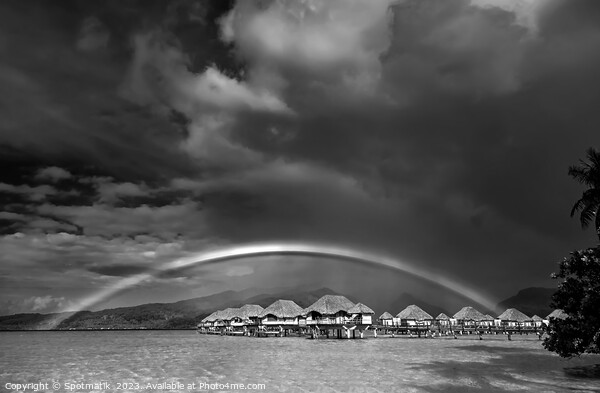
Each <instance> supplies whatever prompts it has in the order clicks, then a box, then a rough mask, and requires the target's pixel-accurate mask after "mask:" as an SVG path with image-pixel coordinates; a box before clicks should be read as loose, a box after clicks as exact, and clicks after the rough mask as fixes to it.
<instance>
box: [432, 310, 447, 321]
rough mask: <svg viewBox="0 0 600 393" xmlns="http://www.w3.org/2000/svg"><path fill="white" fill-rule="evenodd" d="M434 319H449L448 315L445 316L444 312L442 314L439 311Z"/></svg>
mask: <svg viewBox="0 0 600 393" xmlns="http://www.w3.org/2000/svg"><path fill="white" fill-rule="evenodd" d="M435 319H437V320H438V321H442V320H444V321H445V320H449V319H450V317H449V316H447V315H446V314H444V313H443V312H442V313H440V315H438V316H437V317H435Z"/></svg>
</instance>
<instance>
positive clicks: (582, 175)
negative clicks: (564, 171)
mask: <svg viewBox="0 0 600 393" xmlns="http://www.w3.org/2000/svg"><path fill="white" fill-rule="evenodd" d="M583 164H585V163H584V162H583V161H582V165H571V166H570V167H569V176H571V177H572V178H573V179H575V180H577V181H578V182H579V183H582V184H585V185H587V186H592V184H591V176H590V168H586V167H585V166H584V165H583Z"/></svg>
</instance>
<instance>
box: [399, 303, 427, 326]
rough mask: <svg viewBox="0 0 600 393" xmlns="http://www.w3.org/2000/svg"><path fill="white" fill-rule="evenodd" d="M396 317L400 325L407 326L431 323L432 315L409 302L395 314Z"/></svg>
mask: <svg viewBox="0 0 600 393" xmlns="http://www.w3.org/2000/svg"><path fill="white" fill-rule="evenodd" d="M396 318H397V319H398V320H399V322H400V325H407V326H423V325H431V324H432V322H433V317H432V316H431V315H430V314H429V313H427V312H425V311H424V310H423V309H422V308H421V307H419V306H417V305H414V304H411V305H410V306H408V307H406V308H405V309H404V310H402V311H400V312H399V313H398V315H396Z"/></svg>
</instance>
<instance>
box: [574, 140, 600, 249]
mask: <svg viewBox="0 0 600 393" xmlns="http://www.w3.org/2000/svg"><path fill="white" fill-rule="evenodd" d="M586 155H587V162H586V161H584V160H579V165H572V166H570V167H569V176H571V177H572V178H574V179H575V180H577V181H578V182H580V183H582V184H584V185H585V186H587V187H588V189H587V190H585V191H584V192H583V194H582V195H581V198H579V200H578V201H577V202H575V204H574V205H573V208H572V209H571V217H573V216H574V215H575V213H577V212H580V214H579V221H580V222H581V227H582V228H587V227H588V226H589V224H590V222H592V220H594V224H595V228H596V234H597V235H598V239H600V152H599V151H597V150H596V149H594V148H593V147H590V148H589V149H588V150H587V154H586Z"/></svg>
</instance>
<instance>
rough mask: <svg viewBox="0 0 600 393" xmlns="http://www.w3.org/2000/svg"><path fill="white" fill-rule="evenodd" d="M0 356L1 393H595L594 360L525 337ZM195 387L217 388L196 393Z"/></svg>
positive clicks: (70, 348)
mask: <svg viewBox="0 0 600 393" xmlns="http://www.w3.org/2000/svg"><path fill="white" fill-rule="evenodd" d="M0 351H1V352H0V382H1V389H2V391H10V388H11V385H7V383H21V384H24V383H37V382H42V383H48V384H49V385H48V387H49V389H43V390H42V391H49V392H51V391H54V390H52V387H51V384H52V383H53V382H54V383H56V382H58V383H60V384H61V388H60V389H59V391H66V390H65V387H67V386H71V387H75V388H76V385H69V384H77V383H87V384H100V383H101V382H105V383H108V384H110V386H106V385H104V386H95V387H94V386H88V387H82V388H80V389H77V388H76V389H75V390H71V391H78V392H94V391H105V388H106V387H109V389H108V390H110V391H142V389H143V390H144V391H171V392H175V391H188V389H187V387H188V386H192V385H190V384H192V383H195V384H196V385H195V387H194V389H191V390H192V391H237V392H239V391H240V390H232V389H227V388H226V386H227V385H224V384H227V383H229V384H264V385H265V389H263V390H247V391H254V392H449V391H450V392H493V391H499V392H504V391H515V392H600V379H596V378H590V377H587V378H586V377H581V376H577V375H574V373H573V370H577V369H578V368H579V367H583V366H586V365H592V364H598V363H600V356H596V355H594V356H585V357H582V358H576V359H570V360H565V359H561V358H560V357H558V356H556V355H554V354H552V353H549V352H547V351H546V350H544V349H543V348H542V346H541V343H540V342H539V341H536V340H535V339H532V337H531V336H529V337H527V338H525V337H523V338H521V337H520V336H514V340H513V341H506V339H505V338H504V339H503V338H502V337H500V336H496V337H488V338H486V339H485V340H483V341H480V340H477V339H476V337H473V338H471V337H461V338H459V339H458V340H453V339H446V338H435V339H417V338H414V339H411V338H406V337H403V338H386V337H379V338H376V339H374V338H369V339H365V340H358V339H357V340H307V339H304V338H289V337H288V338H249V337H223V336H209V335H199V334H196V333H195V332H194V331H90V332H3V333H0ZM201 383H204V384H208V383H210V384H216V383H219V384H223V385H221V387H222V389H216V390H206V389H204V390H201V389H200V387H201V385H200V384H201ZM119 384H121V385H120V386H119ZM135 384H138V385H135ZM148 384H154V385H148ZM156 384H163V385H156ZM182 384H183V386H185V388H183V389H181V388H178V386H179V387H181V386H182ZM204 386H206V385H204ZM229 386H230V387H231V385H229ZM12 387H14V385H13V386H12ZM213 387H217V386H215V385H213ZM119 388H121V389H120V390H119ZM136 388H138V389H136ZM13 391H14V390H13ZM26 391H32V390H26Z"/></svg>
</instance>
